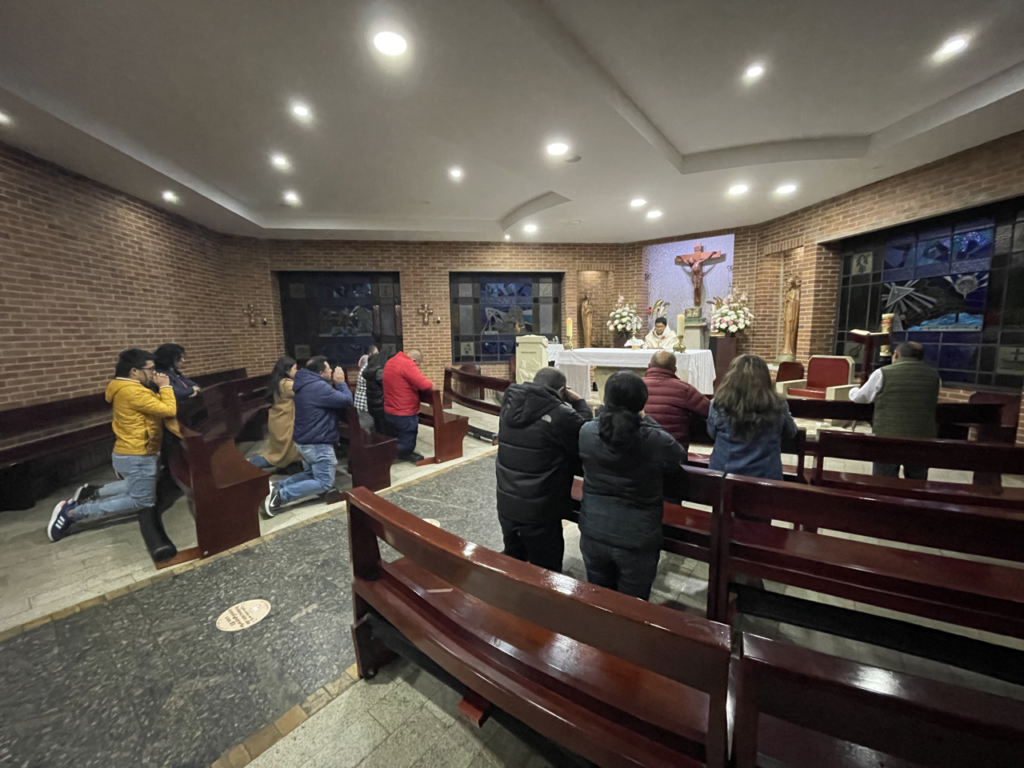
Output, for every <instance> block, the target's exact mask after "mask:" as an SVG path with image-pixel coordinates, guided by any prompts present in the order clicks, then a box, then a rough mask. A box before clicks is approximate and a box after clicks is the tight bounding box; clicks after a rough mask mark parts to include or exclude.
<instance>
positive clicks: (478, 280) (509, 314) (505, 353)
mask: <svg viewBox="0 0 1024 768" xmlns="http://www.w3.org/2000/svg"><path fill="white" fill-rule="evenodd" d="M450 280H451V286H450V287H451V305H452V312H451V317H452V361H453V362H454V363H500V362H505V361H508V360H510V359H512V358H513V357H515V354H516V336H521V335H523V334H527V333H532V334H539V335H541V336H547V337H548V338H549V339H554V338H555V337H556V336H558V335H559V334H560V333H561V331H562V326H561V316H562V311H561V306H562V275H561V274H557V273H528V272H510V273H504V272H492V273H486V272H485V273H478V272H453V273H451V278H450Z"/></svg>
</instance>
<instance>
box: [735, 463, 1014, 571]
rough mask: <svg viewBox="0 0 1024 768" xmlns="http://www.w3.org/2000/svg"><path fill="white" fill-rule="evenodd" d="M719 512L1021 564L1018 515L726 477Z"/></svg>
mask: <svg viewBox="0 0 1024 768" xmlns="http://www.w3.org/2000/svg"><path fill="white" fill-rule="evenodd" d="M723 513H724V514H726V515H735V516H737V517H739V518H743V519H748V520H759V521H761V522H764V523H770V522H771V521H772V520H781V521H785V522H788V523H793V524H794V525H795V526H802V527H804V528H812V529H816V528H826V529H829V530H833V531H841V532H843V533H850V534H854V535H858V536H866V537H869V538H876V539H883V540H886V541H895V542H902V543H905V544H913V545H916V546H922V547H932V548H934V549H939V550H945V551H950V552H961V553H964V554H969V555H976V556H982V557H995V558H999V559H1003V560H1011V561H1015V562H1024V511H1020V512H1016V511H1011V510H1004V509H992V508H989V507H969V506H960V505H954V504H938V503H934V502H928V501H921V500H918V499H898V498H893V497H889V496H883V495H881V494H880V493H877V492H872V493H866V492H857V491H841V490H833V489H824V488H815V487H807V486H799V485H796V484H793V483H785V482H780V481H777V480H763V479H758V478H750V477H741V476H739V475H729V476H728V478H727V479H726V481H725V486H724V491H723Z"/></svg>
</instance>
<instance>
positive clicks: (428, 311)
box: [416, 304, 434, 325]
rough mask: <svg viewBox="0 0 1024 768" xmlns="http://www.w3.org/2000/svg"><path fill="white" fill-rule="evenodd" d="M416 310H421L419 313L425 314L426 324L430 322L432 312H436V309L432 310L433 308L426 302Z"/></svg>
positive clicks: (424, 321) (424, 320)
mask: <svg viewBox="0 0 1024 768" xmlns="http://www.w3.org/2000/svg"><path fill="white" fill-rule="evenodd" d="M416 311H417V312H419V313H420V314H421V315H423V324H424V325H426V324H427V323H429V322H430V316H431V315H432V314H434V310H432V309H431V308H430V307H428V306H427V305H426V304H424V305H423V306H421V307H420V308H419V309H417V310H416Z"/></svg>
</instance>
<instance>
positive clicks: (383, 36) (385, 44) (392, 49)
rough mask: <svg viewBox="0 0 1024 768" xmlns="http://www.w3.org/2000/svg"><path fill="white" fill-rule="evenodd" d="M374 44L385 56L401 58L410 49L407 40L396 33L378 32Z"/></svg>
mask: <svg viewBox="0 0 1024 768" xmlns="http://www.w3.org/2000/svg"><path fill="white" fill-rule="evenodd" d="M373 44H374V46H376V48H377V50H378V51H380V52H381V53H383V54H384V55H385V56H401V55H402V54H403V53H405V49H406V48H408V47H409V46H408V45H407V44H406V42H405V38H404V37H402V36H401V35H399V34H397V33H395V32H378V33H377V35H376V36H375V37H374V38H373Z"/></svg>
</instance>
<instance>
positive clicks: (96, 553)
mask: <svg viewBox="0 0 1024 768" xmlns="http://www.w3.org/2000/svg"><path fill="white" fill-rule="evenodd" d="M454 410H455V412H456V413H464V414H466V415H468V416H469V417H470V423H471V424H472V425H473V426H477V427H480V428H482V429H487V430H492V431H494V430H497V428H498V424H497V418H496V417H493V416H489V415H487V414H481V413H478V412H476V411H471V410H469V409H464V408H462V407H461V406H458V405H456V406H455V408H454ZM433 437H434V435H433V430H432V429H430V428H429V427H421V428H420V432H419V440H418V442H417V445H416V450H417V451H419V452H420V453H422V454H423V455H424V456H430V455H431V454H432V453H433V448H434V440H433ZM242 447H243V449H244V450H246V451H247V455H253V454H255V453H256V452H257V449H258V446H257V445H252V446H242ZM494 450H495V449H494V448H493V447H492V446H491V445H490V444H489V443H485V442H483V441H481V440H476V439H473V438H468V439H467V440H466V441H465V444H464V448H463V453H464V458H463V459H461V460H460V461H453V462H448V463H446V464H437V465H433V466H426V467H417V466H414V465H412V464H408V463H405V462H398V463H396V464H395V465H394V467H393V468H392V470H391V478H392V482H393V483H394V485H395V486H399V485H402V484H404V483H408V482H412V481H415V480H417V479H419V478H422V477H427V476H429V475H431V474H433V473H435V472H444V471H448V470H449V469H451V468H452V467H454V466H457V465H458V464H459V463H461V462H465V461H471V460H472V459H474V458H477V457H479V456H482V455H484V454H486V453H489V452H493V451H494ZM339 466H341V467H342V468H343V467H344V459H343V460H342V462H341V464H340V465H339ZM113 479H114V478H113V475H112V472H111V470H110V469H103V470H100V471H98V472H96V473H94V474H92V475H89V476H86V477H83V478H74V482H69V484H68V486H67V487H66V488H63V489H61V490H59V491H58V492H56V493H54V494H53V496H51V497H49V498H46V499H43V500H41V501H40V502H39V503H38V504H37V505H36V506H35V507H33V508H32V509H28V510H23V511H10V512H0V632H2V631H3V630H5V629H7V628H9V627H14V626H18V625H20V624H25V623H27V622H30V621H32V620H34V619H38V618H40V617H42V616H46V615H48V614H50V613H53V612H55V611H59V610H62V609H64V608H67V607H69V606H72V605H76V604H77V603H80V602H82V601H84V600H89V599H91V598H93V597H96V596H97V595H102V594H104V593H106V592H109V591H111V590H114V589H118V588H120V587H125V586H129V585H131V584H133V583H135V582H139V581H142V580H145V579H148V578H150V577H151V576H153V575H154V573H156V569H155V568H154V567H153V561H152V560H151V559H150V558H149V555H148V554H147V553H146V548H145V545H144V544H143V543H142V536H141V534H140V533H139V527H138V525H137V524H136V523H135V521H134V519H131V520H120V521H111V522H108V523H106V524H105V525H101V526H96V527H92V528H85V529H82V530H81V531H80V532H77V533H75V534H73V535H71V536H68V537H67V538H66V539H64V540H62V541H60V542H58V543H56V544H55V543H53V542H51V541H50V540H49V539H48V538H47V536H46V531H45V528H46V523H47V522H48V521H49V519H50V513H51V512H52V510H53V506H54V505H55V504H56V503H57V501H58V500H60V499H62V498H66V497H67V496H68V495H70V493H72V492H73V490H74V488H75V487H76V486H77V485H78V484H80V483H83V482H91V483H95V484H102V483H105V482H110V481H111V480H113ZM337 485H338V487H339V488H340V489H342V490H345V489H347V488H349V487H351V478H350V477H349V476H348V474H346V473H345V472H344V471H343V470H342V471H339V472H338V481H337ZM326 510H327V505H325V504H317V503H307V504H302V505H299V506H297V507H293V508H291V509H290V510H289V511H288V512H286V513H284V514H281V515H278V516H276V517H274V518H273V519H271V520H262V521H261V523H260V527H261V530H262V533H263V534H267V533H270V532H272V531H276V530H280V529H281V528H285V527H287V526H290V525H294V524H295V523H297V522H301V521H303V520H308V519H310V518H312V517H316V516H317V515H320V514H322V513H324V512H325V511H326ZM164 527H165V528H166V529H167V534H168V535H169V536H170V537H171V540H172V541H173V542H174V544H175V546H177V547H178V549H179V550H181V549H186V548H188V547H192V546H195V544H196V533H195V524H194V522H193V520H192V516H191V514H190V513H189V510H188V504H187V502H186V501H185V499H179V500H178V501H177V502H176V503H175V504H174V506H173V507H171V509H169V510H168V511H167V512H166V513H165V514H164Z"/></svg>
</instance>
